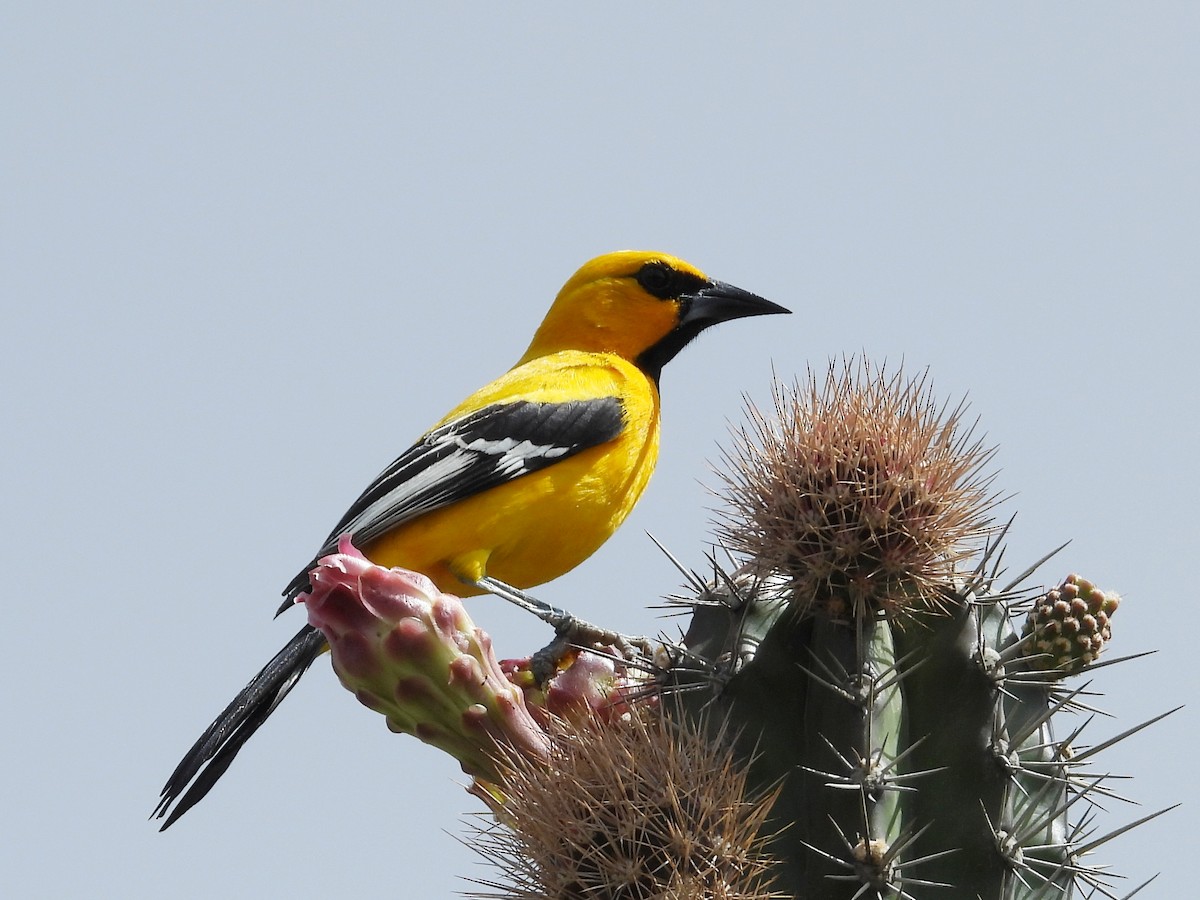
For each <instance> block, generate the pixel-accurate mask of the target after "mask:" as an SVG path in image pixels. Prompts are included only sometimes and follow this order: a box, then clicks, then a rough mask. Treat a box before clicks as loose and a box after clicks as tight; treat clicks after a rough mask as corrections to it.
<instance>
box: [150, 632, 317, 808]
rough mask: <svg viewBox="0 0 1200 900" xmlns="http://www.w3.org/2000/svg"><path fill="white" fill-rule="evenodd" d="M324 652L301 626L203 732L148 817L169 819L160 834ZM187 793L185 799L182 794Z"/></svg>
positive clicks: (212, 780) (220, 772) (193, 801)
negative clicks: (185, 790)
mask: <svg viewBox="0 0 1200 900" xmlns="http://www.w3.org/2000/svg"><path fill="white" fill-rule="evenodd" d="M326 646H327V644H326V643H325V636H324V635H323V634H321V632H319V631H318V630H317V629H315V628H313V627H312V626H311V625H305V626H304V627H303V628H301V629H300V632H299V633H298V634H297V635H296V636H295V637H294V638H292V639H291V640H290V641H288V643H287V646H286V647H284V648H283V649H282V650H280V651H279V652H278V653H276V654H275V658H274V659H272V660H271V661H270V662H269V663H267V664H266V665H265V666H263V670H262V671H261V672H259V673H258V674H257V675H255V676H254V677H253V678H252V679H251V680H250V683H249V684H248V685H246V686H245V687H244V688H242V690H241V692H240V693H239V694H238V695H237V696H236V697H234V698H233V702H232V703H230V704H229V705H228V706H227V707H225V710H224V712H222V713H221V714H220V715H219V716H217V718H216V719H215V720H213V723H212V724H211V725H209V726H208V728H206V729H205V730H204V734H202V735H200V739H199V740H198V741H196V743H195V744H193V745H192V749H191V750H189V751H188V752H187V755H186V756H184V757H183V759H182V760H181V761H180V763H179V765H178V766H176V767H175V771H174V772H172V773H171V777H170V778H168V779H167V783H166V785H165V786H164V787H163V789H162V799H161V800H159V802H158V806H156V807H155V809H154V812H153V813H151V818H154V817H157V818H160V819H161V818H162V817H163V816H166V817H167V821H165V822H163V825H162V828H160V829H159V830H160V831H165V830H166V829H167V828H169V827H170V826H171V824H172V823H173V822H174V821H175V820H176V819H178V818H179V817H180V816H182V815H183V814H184V813H185V812H187V811H188V810H189V809H191V808H192V807H193V806H195V805H196V804H197V803H199V802H200V801H201V800H202V799H204V795H205V794H207V793H208V792H209V790H210V789H211V788H212V786H213V785H214V784H216V783H217V779H219V778H220V777H221V776H222V775H224V774H225V770H226V769H228V768H229V764H230V763H231V762H233V758H234V757H235V756H237V753H238V751H239V750H241V749H242V744H244V743H246V741H248V740H249V739H250V735H252V734H254V732H256V731H257V730H258V726H260V725H261V724H262V723H263V722H265V721H267V717H268V716H270V715H271V713H273V712H274V711H275V707H277V706H278V705H279V704H280V702H281V701H282V700H283V698H284V697H286V696H287V695H288V691H290V690H291V689H292V688H294V687H295V686H296V682H298V681H299V680H300V676H301V675H303V674H304V672H305V670H307V669H308V667H309V666H311V665H312V663H313V660H315V659H316V658H317V657H318V656H320V655H321V653H322V652H323V651H324V650H325V648H326ZM193 778H194V779H195V781H194V782H192V779H193ZM189 783H191V786H190V787H189V786H188V785H189ZM185 788H186V789H187V793H184V789H185ZM180 794H182V795H183V796H182V797H180ZM176 800H178V801H179V802H178V803H176ZM172 804H175V808H174V809H171V805H172ZM168 810H170V814H169V815H168Z"/></svg>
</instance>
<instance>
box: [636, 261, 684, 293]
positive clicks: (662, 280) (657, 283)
mask: <svg viewBox="0 0 1200 900" xmlns="http://www.w3.org/2000/svg"><path fill="white" fill-rule="evenodd" d="M676 274H677V273H676V272H675V270H674V269H672V268H671V267H670V266H668V265H667V264H666V263H664V262H657V261H656V262H648V263H646V264H645V265H644V266H642V267H641V268H640V269H638V273H637V283H638V284H639V285H641V287H642V290H644V291H645V292H646V293H647V294H650V295H651V296H653V297H658V298H659V299H660V300H667V299H670V298H671V297H675V296H678V293H679V292H678V290H676V282H677V280H678V279H677V278H676V277H675V276H676Z"/></svg>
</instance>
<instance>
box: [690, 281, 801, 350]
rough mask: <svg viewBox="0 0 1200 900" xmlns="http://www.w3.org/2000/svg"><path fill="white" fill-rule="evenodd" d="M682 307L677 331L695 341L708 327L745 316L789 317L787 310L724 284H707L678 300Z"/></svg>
mask: <svg viewBox="0 0 1200 900" xmlns="http://www.w3.org/2000/svg"><path fill="white" fill-rule="evenodd" d="M679 299H680V301H681V302H682V303H683V304H684V306H683V310H682V313H681V315H680V317H679V327H680V328H682V329H687V330H689V331H690V332H691V334H690V337H695V336H696V335H697V334H699V333H700V332H701V331H703V330H704V329H705V328H708V327H709V326H710V325H716V324H718V323H720V322H728V321H729V320H730V319H743V318H745V317H746V316H773V315H776V314H777V313H789V314H790V313H791V310H790V309H787V308H786V307H783V306H780V305H779V304H778V303H772V302H771V301H770V300H764V299H763V298H762V297H760V296H758V294H752V293H750V292H749V291H743V290H742V289H741V288H740V287H734V286H733V285H732V284H726V283H725V282H724V281H709V282H708V283H707V284H706V285H704V287H702V288H700V289H699V290H698V291H695V292H693V293H690V294H684V295H683V296H682V297H680V298H679Z"/></svg>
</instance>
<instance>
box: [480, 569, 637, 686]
mask: <svg viewBox="0 0 1200 900" xmlns="http://www.w3.org/2000/svg"><path fill="white" fill-rule="evenodd" d="M472 583H473V584H474V585H475V587H477V588H479V589H480V590H484V591H487V592H488V593H489V594H494V595H495V596H497V597H500V598H502V599H504V600H507V601H508V602H509V603H512V604H514V605H516V606H519V607H521V609H523V610H525V611H526V612H530V613H533V614H534V615H535V616H537V617H538V618H539V619H541V620H542V621H543V622H545V623H546V624H547V625H549V626H550V627H551V628H553V629H554V640H552V641H551V642H550V643H549V644H547V645H546V646H545V647H543V648H542V649H541V650H539V651H537V652H536V653H534V654H533V656H532V657H531V658H530V662H531V666H532V668H533V672H534V675H535V677H537V678H538V680H539V681H542V680H544V678H548V677H550V675H552V674H553V673H554V672H555V670H556V669H557V666H558V663H559V661H560V660H561V659H562V658H563V657H564V656H566V655H567V653H568V652H570V650H571V649H573V648H575V647H583V648H587V647H597V646H600V647H604V646H611V647H615V648H616V649H617V651H618V652H619V653H620V654H621V656H622V657H624V658H625V659H630V660H632V659H638V658H642V659H645V658H646V657H648V656H650V655H651V654H652V653H653V650H652V645H651V643H650V640H649V639H648V638H645V637H630V636H629V635H624V634H621V633H620V632H618V631H612V630H610V629H607V628H601V627H600V626H599V625H593V624H592V623H591V622H585V621H584V620H583V619H579V618H577V617H575V616H573V615H571V614H570V613H569V612H567V611H565V610H562V609H559V608H558V607H557V606H551V605H550V604H549V603H546V602H545V601H543V600H538V599H537V598H536V597H531V596H530V595H529V594H527V593H525V592H524V591H522V590H520V589H519V588H515V587H513V586H512V585H511V584H505V583H504V582H503V581H499V580H497V579H495V578H492V577H490V576H488V575H485V576H483V577H482V578H480V579H479V580H477V581H475V582H472Z"/></svg>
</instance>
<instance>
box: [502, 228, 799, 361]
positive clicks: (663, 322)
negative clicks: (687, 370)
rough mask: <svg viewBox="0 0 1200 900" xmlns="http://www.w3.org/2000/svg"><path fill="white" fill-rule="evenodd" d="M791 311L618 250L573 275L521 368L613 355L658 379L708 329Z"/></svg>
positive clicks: (674, 262) (640, 253)
mask: <svg viewBox="0 0 1200 900" xmlns="http://www.w3.org/2000/svg"><path fill="white" fill-rule="evenodd" d="M786 312H790V310H787V309H785V308H784V307H782V306H779V305H778V304H776V303H772V302H771V301H770V300H764V299H763V298H762V297H759V296H757V295H755V294H751V293H750V292H749V291H744V290H742V289H741V288H737V287H734V286H733V285H731V284H725V283H724V282H721V281H714V280H713V279H711V278H709V277H708V276H707V275H705V274H704V273H703V272H701V271H700V270H699V269H697V268H696V267H695V266H693V265H691V264H690V263H687V262H684V261H683V260H682V259H679V258H678V257H675V256H670V255H669V254H666V253H655V252H650V251H644V250H621V251H618V252H616V253H606V254H605V255H604V256H598V257H596V258H595V259H593V260H591V261H590V262H588V263H585V264H584V265H583V267H582V268H581V269H580V270H579V271H578V272H576V273H575V274H574V275H572V276H571V278H570V280H568V281H567V283H566V284H565V285H563V288H562V290H561V291H559V293H558V298H557V299H556V300H555V301H554V305H553V306H552V307H550V311H549V312H548V313H547V314H546V318H545V320H544V321H543V322H542V324H541V327H539V328H538V330H537V334H535V335H534V338H533V343H532V344H530V346H529V349H528V350H527V351H526V352H525V355H524V357H522V359H521V362H528V361H529V360H531V359H536V358H538V357H541V356H545V355H546V354H548V353H555V352H558V351H561V350H585V351H591V352H602V353H615V354H617V355H619V356H621V357H623V358H625V359H627V360H630V361H631V362H634V363H636V364H637V365H638V366H640V367H641V369H642V370H643V371H644V372H646V374H647V375H649V376H650V377H651V378H653V379H655V380H657V379H658V376H659V373H660V372H661V371H662V367H663V366H664V365H666V364H667V363H668V362H670V361H671V360H672V359H673V358H674V357H675V355H676V354H677V353H678V352H679V351H680V350H682V349H683V348H684V347H685V346H686V345H687V344H688V342H689V341H691V340H692V338H694V337H695V336H696V335H698V334H699V333H700V332H701V331H703V330H704V329H705V328H708V327H709V326H710V325H716V324H718V323H719V322H727V321H729V320H730V319H740V318H742V317H744V316H763V315H772V314H774V313H786Z"/></svg>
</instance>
